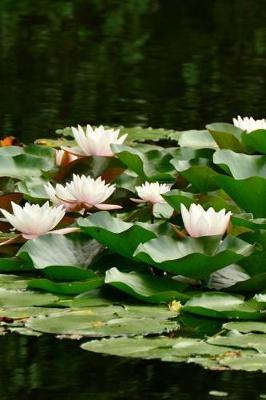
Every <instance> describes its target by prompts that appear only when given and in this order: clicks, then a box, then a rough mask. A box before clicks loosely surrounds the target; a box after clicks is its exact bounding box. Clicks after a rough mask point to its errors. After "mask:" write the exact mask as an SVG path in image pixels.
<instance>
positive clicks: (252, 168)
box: [213, 150, 266, 179]
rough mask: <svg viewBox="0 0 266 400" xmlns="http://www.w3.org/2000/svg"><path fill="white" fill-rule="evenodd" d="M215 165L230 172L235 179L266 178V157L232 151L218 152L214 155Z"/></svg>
mask: <svg viewBox="0 0 266 400" xmlns="http://www.w3.org/2000/svg"><path fill="white" fill-rule="evenodd" d="M213 162H214V164H218V165H220V166H221V167H222V168H224V169H225V171H226V172H228V171H229V172H230V173H231V174H232V176H233V177H234V178H235V179H247V178H250V177H253V176H260V177H262V178H265V177H266V156H257V155H247V154H241V153H235V152H234V151H231V150H217V151H216V152H215V153H214V155H213Z"/></svg>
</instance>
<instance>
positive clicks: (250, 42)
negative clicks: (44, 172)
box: [0, 0, 266, 400]
mask: <svg viewBox="0 0 266 400" xmlns="http://www.w3.org/2000/svg"><path fill="white" fill-rule="evenodd" d="M0 14H1V16H0V18H1V32H0V35H1V51H0V90H1V97H0V116H1V118H0V132H1V136H5V135H9V134H13V135H15V136H18V137H19V138H21V139H23V140H24V141H26V142H30V141H32V140H33V139H34V138H37V137H47V136H49V135H51V134H52V133H53V132H54V130H55V129H56V128H62V127H64V126H66V125H72V124H77V123H87V122H90V123H92V124H100V123H103V124H110V125H112V124H116V125H120V124H123V125H128V126H134V125H140V126H153V127H154V128H156V127H164V128H174V129H192V128H202V127H204V125H205V124H206V123H208V122H211V121H218V120H223V121H230V120H231V118H232V117H233V116H235V115H237V114H241V115H253V116H254V117H258V118H259V117H265V114H264V113H265V109H266V96H265V86H266V85H265V83H266V75H265V56H266V25H265V18H266V8H265V2H264V1H258V0H257V1H256V2H252V4H251V2H250V0H231V1H230V2H229V1H227V2H226V1H222V0H204V1H203V2H199V1H198V0H186V1H184V2H183V1H170V0H168V1H166V0H161V1H157V0H127V1H123V2H121V1H118V0H110V1H103V0H90V1H86V0H72V1H71V0H58V1H56V2H55V1H53V0H39V1H38V0H36V1H31V0H20V1H17V2H14V1H13V0H1V4H0ZM211 390H218V391H225V392H228V394H229V395H228V397H227V398H230V400H238V399H250V398H252V399H258V398H259V395H260V394H262V393H264V392H265V393H266V386H265V377H264V375H262V374H259V373H252V374H248V373H238V372H235V373H231V372H214V371H205V370H203V369H202V368H201V367H197V366H193V365H183V364H172V363H162V362H159V361H158V362H157V361H154V360H153V361H139V360H128V359H121V358H115V357H104V356H99V355H95V354H90V353H88V352H85V351H82V350H81V349H79V344H78V343H76V342H68V341H58V340H55V339H54V338H52V337H46V336H44V337H41V338H27V337H20V336H15V335H9V336H5V337H0V399H1V400H13V399H15V398H16V399H19V400H24V399H25V400H26V399H27V400H31V399H34V400H39V399H45V400H49V399H61V398H64V399H65V400H67V399H73V398H75V400H83V399H94V400H96V399H116V400H118V399H127V400H130V399H140V398H143V399H147V398H149V399H160V400H164V399H179V400H183V399H184V400H185V399H191V398H195V399H197V400H200V399H207V398H214V397H213V396H211V395H209V394H208V393H209V391H211Z"/></svg>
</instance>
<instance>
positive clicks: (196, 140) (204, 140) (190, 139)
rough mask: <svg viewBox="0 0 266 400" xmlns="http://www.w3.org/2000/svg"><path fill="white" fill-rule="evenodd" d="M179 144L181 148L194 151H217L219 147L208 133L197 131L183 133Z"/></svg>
mask: <svg viewBox="0 0 266 400" xmlns="http://www.w3.org/2000/svg"><path fill="white" fill-rule="evenodd" d="M178 144H179V146H180V147H190V148H193V149H207V148H209V149H217V147H218V146H217V144H216V142H215V140H214V139H213V138H212V136H211V134H210V133H209V132H208V131H206V130H195V129H193V130H190V131H183V132H181V134H180V137H179V140H178Z"/></svg>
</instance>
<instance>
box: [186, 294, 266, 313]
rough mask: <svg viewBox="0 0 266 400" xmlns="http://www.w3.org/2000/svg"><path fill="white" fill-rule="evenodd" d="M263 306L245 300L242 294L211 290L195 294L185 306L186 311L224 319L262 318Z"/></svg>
mask: <svg viewBox="0 0 266 400" xmlns="http://www.w3.org/2000/svg"><path fill="white" fill-rule="evenodd" d="M260 309H261V307H259V306H257V305H256V303H254V302H248V301H246V302H245V301H244V298H243V297H241V296H233V295H231V294H229V293H222V292H209V293H202V294H197V295H195V296H193V297H192V298H191V299H190V300H188V301H187V302H186V304H185V305H184V307H183V310H184V311H187V312H190V313H192V314H196V315H202V316H206V317H213V318H222V319H228V318H229V319H232V318H236V319H244V320H248V319H255V320H256V319H262V318H263V314H262V313H261V312H260Z"/></svg>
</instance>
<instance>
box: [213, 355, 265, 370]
mask: <svg viewBox="0 0 266 400" xmlns="http://www.w3.org/2000/svg"><path fill="white" fill-rule="evenodd" d="M220 364H222V365H226V366H227V367H229V368H230V369H233V370H244V371H262V372H266V354H256V355H252V356H249V355H243V356H237V357H234V358H232V357H224V358H223V359H222V360H221V361H220Z"/></svg>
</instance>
